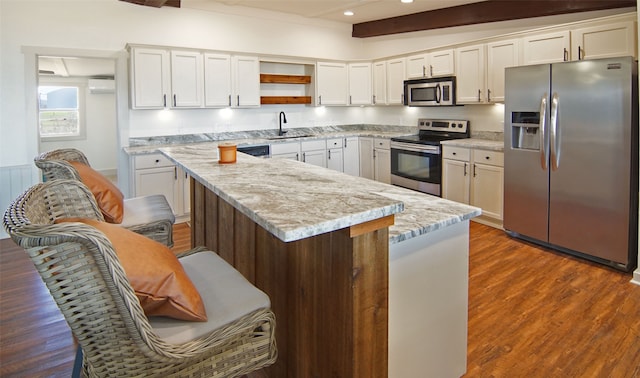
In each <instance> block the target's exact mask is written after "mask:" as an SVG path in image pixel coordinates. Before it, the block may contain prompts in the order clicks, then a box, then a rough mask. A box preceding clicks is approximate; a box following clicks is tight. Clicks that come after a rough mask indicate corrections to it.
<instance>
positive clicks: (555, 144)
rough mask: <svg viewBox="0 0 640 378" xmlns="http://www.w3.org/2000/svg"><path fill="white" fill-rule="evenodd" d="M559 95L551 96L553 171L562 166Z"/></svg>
mask: <svg viewBox="0 0 640 378" xmlns="http://www.w3.org/2000/svg"><path fill="white" fill-rule="evenodd" d="M559 102H560V99H559V98H558V93H553V95H552V96H551V117H550V120H551V132H550V134H551V135H550V138H551V140H550V142H549V144H550V146H551V169H552V170H554V171H555V170H557V169H558V167H559V166H560V133H559V132H558V131H559V130H558V103H559Z"/></svg>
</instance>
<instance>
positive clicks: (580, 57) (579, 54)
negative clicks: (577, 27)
mask: <svg viewBox="0 0 640 378" xmlns="http://www.w3.org/2000/svg"><path fill="white" fill-rule="evenodd" d="M578 60H582V47H580V46H578Z"/></svg>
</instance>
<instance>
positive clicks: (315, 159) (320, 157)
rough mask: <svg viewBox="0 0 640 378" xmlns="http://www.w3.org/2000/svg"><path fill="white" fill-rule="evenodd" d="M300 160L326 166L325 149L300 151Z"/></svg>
mask: <svg viewBox="0 0 640 378" xmlns="http://www.w3.org/2000/svg"><path fill="white" fill-rule="evenodd" d="M302 162H304V163H307V164H313V165H317V166H318V167H324V168H327V150H314V151H302Z"/></svg>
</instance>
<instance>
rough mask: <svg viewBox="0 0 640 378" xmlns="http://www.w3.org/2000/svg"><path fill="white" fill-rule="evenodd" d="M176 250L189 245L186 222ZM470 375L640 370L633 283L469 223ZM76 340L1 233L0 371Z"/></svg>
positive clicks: (64, 355) (32, 371) (58, 364)
mask: <svg viewBox="0 0 640 378" xmlns="http://www.w3.org/2000/svg"><path fill="white" fill-rule="evenodd" d="M174 235H175V236H174V239H175V247H174V251H182V250H186V249H188V248H189V244H190V236H189V235H190V231H189V228H188V226H187V225H186V224H180V225H177V226H176V227H175V229H174ZM469 266H470V268H469V346H468V368H467V374H466V375H465V376H464V377H465V378H469V377H616V378H617V377H621V378H624V377H640V286H636V285H633V284H631V283H629V280H630V279H631V275H629V274H623V273H620V272H616V271H613V270H611V269H608V268H604V267H601V266H598V265H595V264H592V263H588V262H585V261H582V260H578V259H574V258H572V257H568V256H565V255H562V254H557V253H554V252H551V251H549V250H546V249H544V248H541V247H538V246H535V245H532V244H528V243H523V242H520V241H517V240H514V239H511V238H509V237H508V236H506V235H505V233H504V232H502V231H500V230H496V229H493V228H490V227H487V226H483V225H480V224H477V223H473V222H472V223H471V238H470V262H469ZM74 351H75V347H74V342H73V338H72V336H71V333H70V331H69V328H68V327H67V325H66V323H65V322H64V319H63V318H62V315H61V314H60V312H59V311H58V309H57V307H56V306H55V304H54V302H53V301H52V300H51V298H50V296H49V293H48V291H47V290H46V288H45V287H44V285H43V284H42V281H40V278H39V276H38V274H37V272H36V271H35V269H34V268H33V265H31V262H30V261H29V260H28V258H27V256H26V254H25V253H24V252H23V251H22V250H21V249H20V248H19V247H17V246H16V245H15V244H13V242H12V241H11V240H8V239H7V240H2V241H0V376H1V377H68V376H70V374H71V370H72V364H73V358H74Z"/></svg>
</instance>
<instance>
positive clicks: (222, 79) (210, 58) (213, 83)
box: [204, 53, 231, 107]
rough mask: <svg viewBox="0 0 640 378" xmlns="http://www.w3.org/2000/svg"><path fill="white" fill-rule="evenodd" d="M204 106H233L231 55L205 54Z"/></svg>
mask: <svg viewBox="0 0 640 378" xmlns="http://www.w3.org/2000/svg"><path fill="white" fill-rule="evenodd" d="M204 106H206V107H226V106H231V56H230V55H226V54H211V53H206V54H204Z"/></svg>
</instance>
